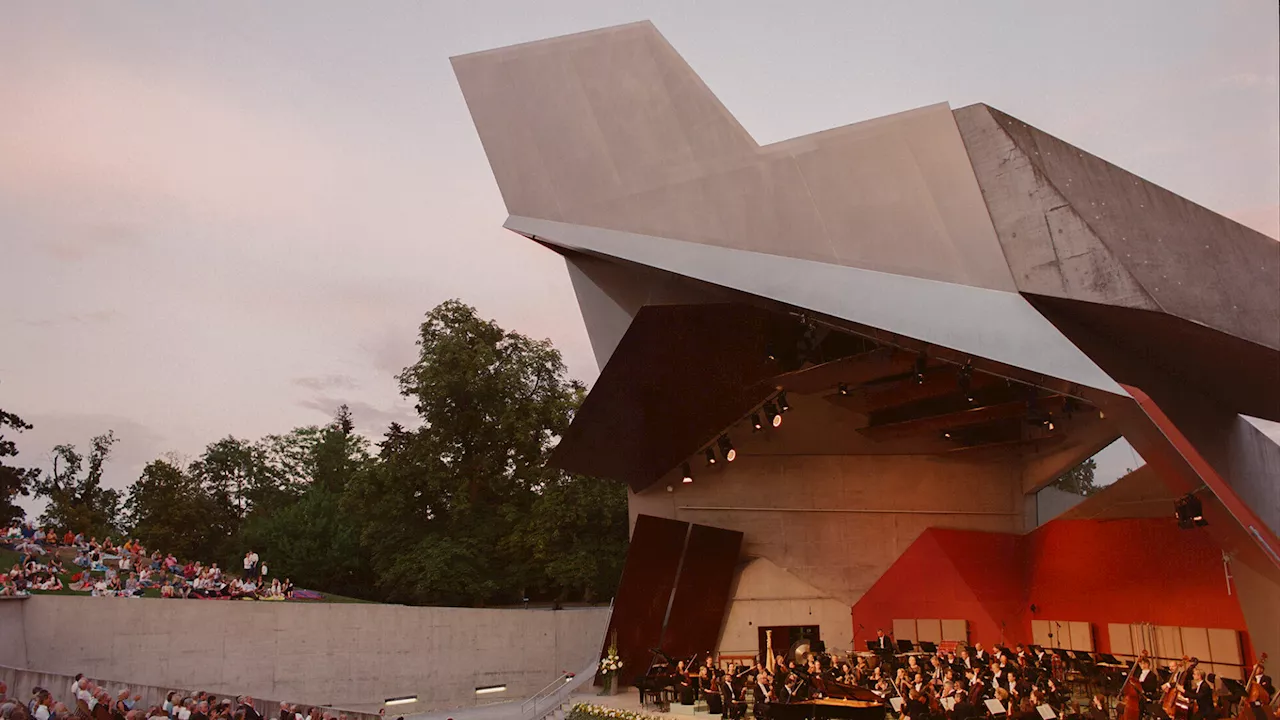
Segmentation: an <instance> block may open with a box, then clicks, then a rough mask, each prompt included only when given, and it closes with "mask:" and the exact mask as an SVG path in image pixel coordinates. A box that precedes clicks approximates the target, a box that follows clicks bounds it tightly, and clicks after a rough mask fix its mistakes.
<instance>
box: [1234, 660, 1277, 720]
mask: <svg viewBox="0 0 1280 720" xmlns="http://www.w3.org/2000/svg"><path fill="white" fill-rule="evenodd" d="M1266 661H1267V654H1266V653H1262V657H1261V658H1260V659H1259V660H1258V662H1257V664H1256V665H1254V666H1253V669H1252V670H1250V671H1249V682H1248V684H1246V685H1245V692H1244V698H1243V699H1242V700H1241V701H1240V712H1239V713H1238V714H1237V715H1236V720H1271V718H1273V717H1274V714H1272V712H1271V705H1270V703H1271V696H1270V694H1269V693H1268V692H1267V689H1266V688H1265V687H1263V685H1262V683H1260V682H1258V677H1259V676H1261V675H1262V664H1263V663H1265V662H1266Z"/></svg>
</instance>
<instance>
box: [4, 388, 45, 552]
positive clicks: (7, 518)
mask: <svg viewBox="0 0 1280 720" xmlns="http://www.w3.org/2000/svg"><path fill="white" fill-rule="evenodd" d="M5 427H9V428H12V429H13V431H14V432H19V433H20V432H22V431H23V430H30V429H31V425H29V424H27V423H26V422H24V421H23V420H22V418H20V417H18V416H17V415H14V414H13V413H8V412H5V411H4V410H0V527H8V526H9V525H11V524H13V522H14V521H16V520H21V519H22V518H23V517H26V514H27V511H26V510H23V509H22V508H20V507H18V505H17V504H16V503H15V502H14V501H15V500H16V499H17V497H18V496H19V495H22V496H23V497H26V496H27V495H29V494H30V493H31V490H30V488H31V485H32V483H34V482H35V481H36V480H37V479H39V477H40V471H39V470H37V469H35V468H21V467H16V466H13V465H9V464H7V463H6V462H5V461H4V459H5V458H8V457H14V456H15V455H17V454H18V445H17V443H15V442H14V441H13V440H10V439H9V438H7V437H5V434H4V429H5Z"/></svg>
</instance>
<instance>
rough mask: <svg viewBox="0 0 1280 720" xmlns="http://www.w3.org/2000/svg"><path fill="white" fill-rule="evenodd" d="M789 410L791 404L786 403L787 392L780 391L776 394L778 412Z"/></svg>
mask: <svg viewBox="0 0 1280 720" xmlns="http://www.w3.org/2000/svg"><path fill="white" fill-rule="evenodd" d="M790 409H791V403H789V402H787V391H786V390H782V391H780V392H779V393H778V412H786V411H788V410H790Z"/></svg>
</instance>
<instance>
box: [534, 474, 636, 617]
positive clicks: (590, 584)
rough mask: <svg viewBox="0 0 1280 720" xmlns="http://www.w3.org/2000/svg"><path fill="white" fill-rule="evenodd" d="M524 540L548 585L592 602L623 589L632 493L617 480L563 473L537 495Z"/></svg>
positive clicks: (563, 594) (563, 596)
mask: <svg viewBox="0 0 1280 720" xmlns="http://www.w3.org/2000/svg"><path fill="white" fill-rule="evenodd" d="M524 536H525V537H526V538H527V541H528V543H529V544H530V545H531V546H532V549H533V561H534V563H535V564H536V565H537V566H539V567H541V568H542V570H543V573H544V578H543V580H544V582H546V583H547V584H548V585H549V586H550V587H554V588H559V595H558V597H557V598H556V599H557V600H561V601H563V600H567V599H568V597H569V595H570V594H571V593H574V594H579V593H580V594H581V596H582V598H583V599H584V600H586V601H588V602H590V601H592V600H594V599H596V598H598V597H608V596H609V595H610V594H612V593H613V591H614V590H616V589H617V587H618V580H619V579H620V578H621V577H622V565H623V562H624V560H625V559H626V555H627V491H626V488H625V487H624V486H623V485H622V484H621V483H618V482H614V481H610V480H600V479H597V478H590V477H584V476H582V475H568V474H565V475H562V476H560V477H558V478H556V479H554V480H553V481H551V482H549V483H548V484H547V485H546V486H545V487H543V488H542V489H541V491H540V492H539V493H538V499H537V500H535V501H534V504H533V511H532V512H531V513H530V515H529V522H528V525H527V526H526V528H525V531H524Z"/></svg>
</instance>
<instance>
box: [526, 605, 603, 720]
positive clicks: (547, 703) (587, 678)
mask: <svg viewBox="0 0 1280 720" xmlns="http://www.w3.org/2000/svg"><path fill="white" fill-rule="evenodd" d="M612 621H613V601H612V600H610V601H609V615H608V617H606V618H605V623H604V627H605V630H604V631H605V633H606V637H607V634H608V632H609V623H610V622H612ZM603 644H604V643H603V640H602V641H601V642H600V643H599V644H598V645H603ZM599 668H600V661H599V660H598V659H596V658H595V657H594V656H593V657H592V659H591V664H590V665H587V666H586V667H584V668H583V669H582V671H581V672H578V673H571V672H567V673H563V674H561V675H560V677H558V678H556V679H555V680H553V681H551V682H550V683H549V684H547V686H546V687H544V688H542V689H541V690H539V691H538V692H536V693H534V694H533V695H531V696H530V697H529V699H527V700H525V701H524V702H523V703H521V704H520V718H521V720H543V719H544V718H546V717H547V716H548V715H550V714H552V713H553V712H555V710H556V708H559V707H560V706H561V705H563V704H564V702H565V701H566V700H568V699H569V696H570V695H572V694H573V693H574V692H575V691H577V689H578V688H580V687H582V686H583V685H585V684H586V683H589V682H591V681H592V680H594V679H595V676H596V670H598V669H599Z"/></svg>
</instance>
